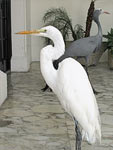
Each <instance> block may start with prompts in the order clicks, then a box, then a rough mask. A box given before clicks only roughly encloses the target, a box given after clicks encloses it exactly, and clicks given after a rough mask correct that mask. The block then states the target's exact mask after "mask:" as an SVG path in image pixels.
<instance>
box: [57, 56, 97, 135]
mask: <svg viewBox="0 0 113 150" xmlns="http://www.w3.org/2000/svg"><path fill="white" fill-rule="evenodd" d="M58 77H59V78H58V80H57V87H58V93H56V94H57V96H58V97H59V99H60V101H61V103H62V105H63V107H64V109H65V110H66V111H67V112H68V113H69V114H70V115H72V116H74V117H75V118H76V119H77V120H78V122H79V123H80V125H81V126H82V128H83V129H84V130H85V131H87V132H90V131H89V130H93V129H92V126H94V128H96V127H95V126H96V125H95V123H96V124H98V126H99V122H98V118H99V112H98V107H97V103H96V99H95V96H94V94H93V90H92V87H91V85H90V83H89V80H88V77H87V74H86V72H85V70H84V68H83V67H82V66H81V65H80V64H79V63H78V62H77V61H75V60H74V59H72V58H68V59H65V60H64V61H63V62H61V63H60V65H59V69H58ZM88 124H89V126H88ZM89 128H90V129H89ZM98 128H99V127H98ZM94 130H95V129H94Z"/></svg>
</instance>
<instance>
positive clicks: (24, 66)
mask: <svg viewBox="0 0 113 150" xmlns="http://www.w3.org/2000/svg"><path fill="white" fill-rule="evenodd" d="M30 9H31V3H30V0H12V1H11V20H12V22H11V23H12V59H11V71H28V70H29V67H30V62H31V57H30V56H31V54H30V52H31V47H30V45H31V37H30V36H23V35H16V34H15V33H16V32H19V31H22V30H29V29H30V28H31V26H30V23H31V21H30V19H31V17H30V15H31V11H30Z"/></svg>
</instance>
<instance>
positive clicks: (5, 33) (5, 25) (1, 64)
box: [0, 0, 12, 72]
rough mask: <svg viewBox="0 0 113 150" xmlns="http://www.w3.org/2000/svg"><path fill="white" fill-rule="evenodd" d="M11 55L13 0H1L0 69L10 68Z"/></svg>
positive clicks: (6, 69)
mask: <svg viewBox="0 0 113 150" xmlns="http://www.w3.org/2000/svg"><path fill="white" fill-rule="evenodd" d="M11 56H12V48H11V0H0V70H2V71H4V72H7V71H9V70H10V67H11V66H10V60H11Z"/></svg>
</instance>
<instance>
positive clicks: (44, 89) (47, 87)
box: [41, 84, 52, 92]
mask: <svg viewBox="0 0 113 150" xmlns="http://www.w3.org/2000/svg"><path fill="white" fill-rule="evenodd" d="M47 89H49V90H50V92H52V89H51V88H50V87H49V86H48V85H47V84H46V86H45V87H44V88H43V89H41V90H42V91H43V92H45V91H46V90H47Z"/></svg>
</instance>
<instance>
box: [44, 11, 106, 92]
mask: <svg viewBox="0 0 113 150" xmlns="http://www.w3.org/2000/svg"><path fill="white" fill-rule="evenodd" d="M103 13H106V14H109V13H108V12H106V11H103V10H102V9H96V10H95V11H94V14H93V20H94V22H95V23H96V24H97V26H98V33H97V35H95V36H90V37H86V38H82V39H79V40H76V41H74V42H72V43H71V44H70V46H69V47H68V48H67V49H66V51H65V52H64V54H63V55H61V57H60V58H58V59H57V60H55V61H54V62H53V63H54V66H55V68H56V69H57V68H58V64H59V63H60V62H61V61H62V60H64V59H65V58H68V57H75V56H77V58H79V57H84V58H85V60H86V71H87V74H88V62H89V58H90V56H91V54H92V53H93V52H94V51H97V50H99V49H100V47H101V44H102V28H101V25H100V22H99V15H100V14H103ZM92 87H93V86H92ZM47 88H48V85H47V84H46V86H45V88H43V89H42V90H43V91H45V90H46V89H47ZM93 90H94V93H95V94H97V92H96V91H95V89H94V88H93Z"/></svg>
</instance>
